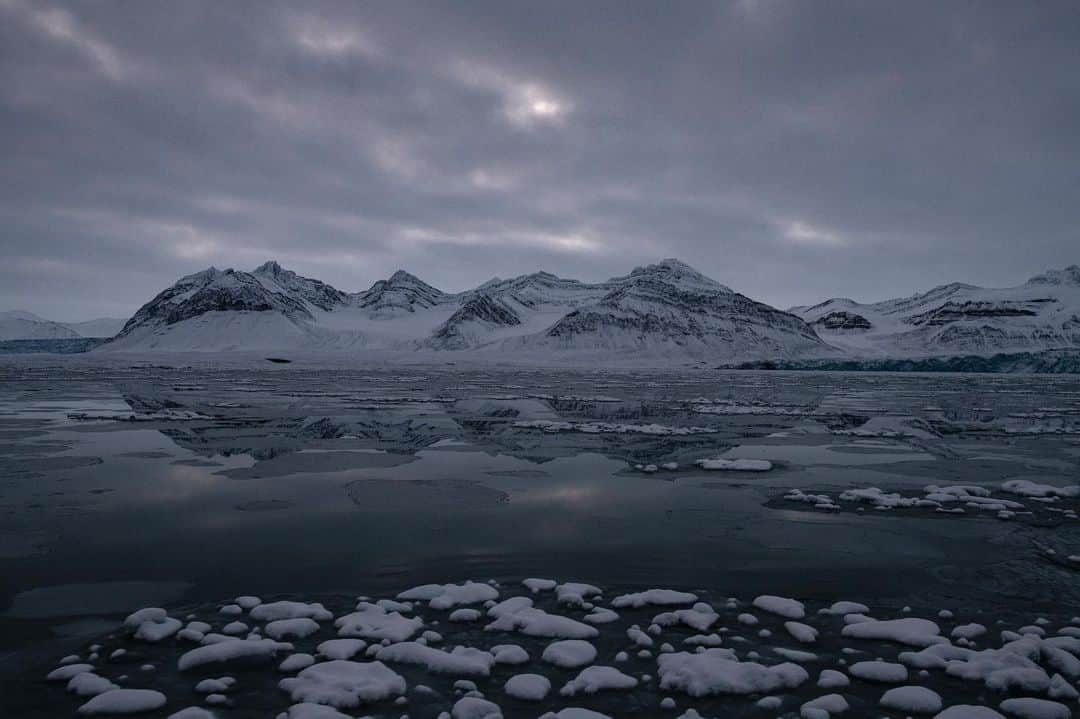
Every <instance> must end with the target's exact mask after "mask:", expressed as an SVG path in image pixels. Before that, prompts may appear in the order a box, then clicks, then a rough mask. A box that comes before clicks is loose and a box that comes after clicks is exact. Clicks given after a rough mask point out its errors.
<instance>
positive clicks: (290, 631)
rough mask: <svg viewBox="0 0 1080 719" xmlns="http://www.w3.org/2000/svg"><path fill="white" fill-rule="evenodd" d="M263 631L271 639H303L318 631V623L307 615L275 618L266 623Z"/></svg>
mask: <svg viewBox="0 0 1080 719" xmlns="http://www.w3.org/2000/svg"><path fill="white" fill-rule="evenodd" d="M256 609H258V607H256ZM264 631H265V632H266V633H267V635H269V636H270V637H271V638H273V639H290V638H292V639H303V638H304V637H310V636H311V635H312V634H314V633H316V632H317V631H319V623H318V622H316V621H315V620H314V619H308V618H307V617H298V618H296V619H277V620H275V621H272V622H270V623H269V624H267V625H266V627H265V629H264Z"/></svg>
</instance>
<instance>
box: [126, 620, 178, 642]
mask: <svg viewBox="0 0 1080 719" xmlns="http://www.w3.org/2000/svg"><path fill="white" fill-rule="evenodd" d="M183 626H184V623H183V622H181V621H180V620H179V619H173V618H172V617H165V618H164V619H151V620H148V621H145V622H143V623H142V624H140V625H139V628H138V629H136V630H135V634H134V637H135V638H136V639H139V640H141V641H144V642H150V643H156V642H160V641H161V640H163V639H168V638H169V637H171V636H172V635H174V634H176V633H177V632H178V631H180V628H181V627H183Z"/></svg>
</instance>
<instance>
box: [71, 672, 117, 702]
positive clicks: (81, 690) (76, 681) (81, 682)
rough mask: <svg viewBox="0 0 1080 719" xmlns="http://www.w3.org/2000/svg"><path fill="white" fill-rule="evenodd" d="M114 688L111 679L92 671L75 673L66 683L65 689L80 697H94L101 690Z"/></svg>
mask: <svg viewBox="0 0 1080 719" xmlns="http://www.w3.org/2000/svg"><path fill="white" fill-rule="evenodd" d="M116 688H117V686H116V685H115V684H113V683H112V682H111V681H109V680H108V679H106V678H105V677H102V676H98V675H97V674H94V673H93V672H83V673H82V674H76V675H75V676H73V677H72V678H71V679H70V681H68V683H67V690H68V691H69V692H72V693H73V694H75V695H76V696H80V697H96V696H97V695H98V694H101V693H102V692H107V691H109V690H110V689H116Z"/></svg>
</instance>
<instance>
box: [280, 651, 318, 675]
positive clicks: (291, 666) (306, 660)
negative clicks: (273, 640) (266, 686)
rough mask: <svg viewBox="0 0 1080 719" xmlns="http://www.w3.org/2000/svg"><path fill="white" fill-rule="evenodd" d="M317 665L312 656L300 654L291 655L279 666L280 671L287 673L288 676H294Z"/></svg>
mask: <svg viewBox="0 0 1080 719" xmlns="http://www.w3.org/2000/svg"><path fill="white" fill-rule="evenodd" d="M314 663H315V657H313V656H311V655H310V654H305V653H303V652H298V653H296V654H290V655H289V656H287V657H285V658H284V659H283V660H282V661H281V664H279V665H278V671H281V672H285V673H286V674H292V673H293V672H298V671H300V670H301V669H307V668H308V667H310V666H311V665H312V664H314Z"/></svg>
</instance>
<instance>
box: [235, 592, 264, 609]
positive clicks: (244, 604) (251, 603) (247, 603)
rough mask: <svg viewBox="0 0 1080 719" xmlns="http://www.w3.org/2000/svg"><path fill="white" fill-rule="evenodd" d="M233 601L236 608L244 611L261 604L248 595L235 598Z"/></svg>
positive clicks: (258, 600)
mask: <svg viewBox="0 0 1080 719" xmlns="http://www.w3.org/2000/svg"><path fill="white" fill-rule="evenodd" d="M233 601H234V602H235V603H236V606H238V607H240V608H241V609H246V610H252V609H254V608H255V607H257V606H259V605H260V604H262V600H261V599H259V598H258V597H254V596H251V595H250V594H247V595H244V596H242V597H237V598H236V599H234V600H233Z"/></svg>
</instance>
